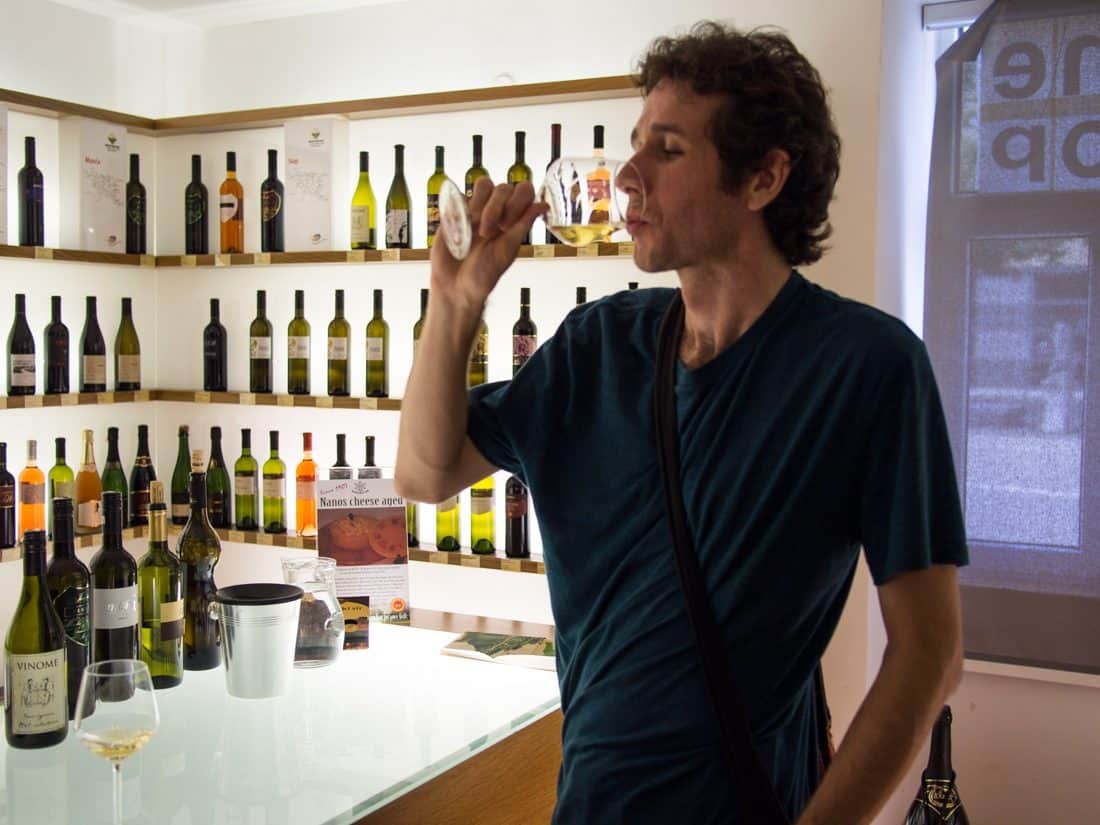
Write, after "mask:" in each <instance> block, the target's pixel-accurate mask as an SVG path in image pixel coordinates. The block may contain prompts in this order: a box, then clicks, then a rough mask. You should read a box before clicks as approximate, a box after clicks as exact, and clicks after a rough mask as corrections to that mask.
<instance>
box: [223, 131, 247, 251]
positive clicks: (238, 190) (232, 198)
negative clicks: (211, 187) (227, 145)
mask: <svg viewBox="0 0 1100 825" xmlns="http://www.w3.org/2000/svg"><path fill="white" fill-rule="evenodd" d="M218 212H219V217H220V218H221V225H222V231H221V235H222V237H221V240H222V243H221V250H222V254H223V255H224V254H230V253H234V252H244V188H243V187H242V186H241V182H240V181H239V180H237V153H236V152H226V153H225V180H223V181H222V185H221V187H220V188H219V189H218Z"/></svg>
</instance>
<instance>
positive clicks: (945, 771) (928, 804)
mask: <svg viewBox="0 0 1100 825" xmlns="http://www.w3.org/2000/svg"><path fill="white" fill-rule="evenodd" d="M969 823H970V819H969V818H968V817H967V815H966V810H965V809H964V808H963V804H962V800H961V799H959V791H958V788H957V787H956V786H955V771H954V770H952V768H951V708H950V707H949V706H948V705H944V707H943V710H941V711H940V716H939V719H937V720H936V724H935V727H933V728H932V747H931V750H930V751H929V752H928V767H926V768H925V769H924V773H922V774H921V780H920V787H919V788H918V789H917V798H916V799H914V800H913V804H912V805H911V806H910V808H909V813H908V815H907V816H906V817H905V825H969Z"/></svg>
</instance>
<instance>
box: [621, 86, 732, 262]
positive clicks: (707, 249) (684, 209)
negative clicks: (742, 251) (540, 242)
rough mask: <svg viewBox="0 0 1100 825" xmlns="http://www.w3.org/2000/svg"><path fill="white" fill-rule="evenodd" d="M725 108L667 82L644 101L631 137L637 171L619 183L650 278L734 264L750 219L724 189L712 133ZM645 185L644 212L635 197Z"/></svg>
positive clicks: (714, 98) (718, 100)
mask: <svg viewBox="0 0 1100 825" xmlns="http://www.w3.org/2000/svg"><path fill="white" fill-rule="evenodd" d="M722 103H723V98H722V96H720V95H705V96H703V95H697V94H695V93H694V92H692V91H691V89H690V88H689V87H687V86H685V85H683V84H679V83H674V82H671V81H667V80H664V81H661V82H660V83H659V84H657V86H656V87H655V88H654V89H653V91H652V92H650V93H649V95H648V96H647V97H646V99H645V106H644V108H643V109H642V115H641V117H640V118H639V119H638V122H637V124H636V125H635V127H634V133H633V135H632V143H633V147H634V156H633V158H632V159H631V160H632V161H633V164H634V167H635V168H636V170H637V172H636V174H631V171H629V170H628V171H627V172H626V173H625V174H624V175H623V176H622V178H621V179H620V180H621V182H622V185H623V188H625V189H626V190H627V191H629V192H630V193H631V201H632V206H631V209H630V212H629V213H628V216H627V218H628V227H627V228H628V229H629V231H630V233H631V235H632V236H633V237H634V244H635V246H634V262H635V263H636V264H637V265H638V267H639V268H640V269H642V270H643V271H645V272H662V271H666V270H672V269H676V270H680V269H684V268H688V267H693V266H701V265H702V266H705V265H707V264H708V263H710V262H716V261H720V260H722V259H724V258H726V257H728V254H729V252H730V250H731V249H732V248H733V243H732V242H733V240H734V239H735V238H736V236H737V234H738V233H739V232H741V231H743V229H742V227H743V226H744V221H745V220H746V219H747V218H748V217H749V216H750V213H749V212H748V211H747V210H746V209H745V207H744V205H743V203H742V200H741V199H740V198H739V197H738V196H737V194H735V193H730V192H726V191H724V190H723V189H722V187H721V179H722V164H721V161H720V159H719V157H718V150H717V149H716V148H715V146H714V144H713V143H712V142H711V139H710V137H709V136H708V134H707V125H708V124H709V123H710V120H711V117H712V116H713V115H714V113H715V112H716V111H717V109H718V108H719V106H720V105H721V104H722ZM638 179H640V185H639V183H638V182H637V181H638ZM641 186H644V189H645V209H644V211H640V210H641V205H640V202H639V203H637V204H636V205H635V202H637V201H638V198H637V196H636V195H637V193H636V191H632V190H637V189H638V188H641Z"/></svg>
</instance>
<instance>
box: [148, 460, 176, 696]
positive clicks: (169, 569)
mask: <svg viewBox="0 0 1100 825" xmlns="http://www.w3.org/2000/svg"><path fill="white" fill-rule="evenodd" d="M182 574H183V573H182V568H181V566H180V560H179V557H177V556H176V554H175V553H173V552H172V551H171V550H169V549H168V508H167V507H166V506H165V503H164V482H161V481H154V482H152V483H151V484H150V485H149V550H148V552H146V554H145V555H144V556H142V557H141V560H140V561H139V562H138V594H139V596H140V602H141V661H143V662H145V665H146V667H148V668H149V673H150V674H151V675H152V677H153V687H156V688H167V687H174V686H175V685H178V684H179V683H180V682H182V681H183V578H182Z"/></svg>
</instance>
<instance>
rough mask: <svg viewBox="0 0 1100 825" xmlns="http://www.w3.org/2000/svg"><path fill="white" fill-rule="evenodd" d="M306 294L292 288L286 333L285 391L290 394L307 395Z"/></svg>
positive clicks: (307, 323) (307, 334) (307, 322)
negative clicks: (291, 300)
mask: <svg viewBox="0 0 1100 825" xmlns="http://www.w3.org/2000/svg"><path fill="white" fill-rule="evenodd" d="M305 312H306V294H305V292H304V291H303V290H301V289H296V290H294V318H293V319H291V322H290V326H288V327H287V331H286V335H287V342H286V359H287V366H286V391H287V392H288V393H290V394H291V395H309V321H307V320H306V316H305Z"/></svg>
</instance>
